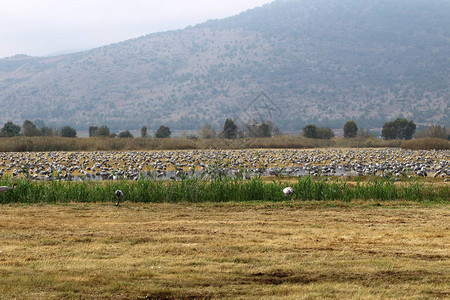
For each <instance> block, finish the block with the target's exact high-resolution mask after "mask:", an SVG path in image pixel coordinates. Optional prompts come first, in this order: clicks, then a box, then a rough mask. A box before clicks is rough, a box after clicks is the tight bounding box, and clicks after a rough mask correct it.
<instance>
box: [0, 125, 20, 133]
mask: <svg viewBox="0 0 450 300" xmlns="http://www.w3.org/2000/svg"><path fill="white" fill-rule="evenodd" d="M0 135H1V136H3V137H12V136H18V135H20V126H19V125H17V124H14V123H13V122H12V121H8V122H6V123H5V125H3V127H2V129H1V131H0Z"/></svg>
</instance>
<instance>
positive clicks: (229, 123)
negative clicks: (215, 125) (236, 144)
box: [222, 119, 238, 139]
mask: <svg viewBox="0 0 450 300" xmlns="http://www.w3.org/2000/svg"><path fill="white" fill-rule="evenodd" d="M222 136H223V137H224V138H226V139H236V138H237V136H238V127H237V126H236V124H234V122H233V120H231V119H227V120H226V121H225V124H224V125H223V131H222Z"/></svg>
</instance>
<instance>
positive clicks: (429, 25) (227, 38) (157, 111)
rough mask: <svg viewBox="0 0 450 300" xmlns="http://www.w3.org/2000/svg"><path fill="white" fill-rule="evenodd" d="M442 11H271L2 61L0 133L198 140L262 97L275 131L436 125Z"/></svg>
mask: <svg viewBox="0 0 450 300" xmlns="http://www.w3.org/2000/svg"><path fill="white" fill-rule="evenodd" d="M425 3H426V6H424V4H425ZM449 6H450V5H449V3H448V2H446V1H442V0H435V1H431V2H430V1H426V2H425V1H424V0H414V1H408V3H407V5H406V2H405V1H402V0H397V1H386V0H377V1H371V2H370V3H367V1H354V2H351V3H348V2H342V1H337V0H321V1H311V0H297V1H295V0H293V1H281V0H280V1H276V2H274V3H273V4H271V5H267V6H264V7H263V8H258V9H254V10H250V11H247V12H244V13H242V14H240V15H238V16H235V17H231V18H227V19H224V20H217V21H209V22H206V23H204V24H201V25H198V26H195V27H190V28H186V29H184V30H179V31H172V32H165V33H158V34H151V35H148V36H144V37H141V38H137V39H134V40H129V41H125V42H122V43H118V44H114V45H110V46H105V47H102V48H98V49H93V50H91V51H86V52H81V53H76V54H69V55H63V56H57V57H50V58H31V57H24V56H19V57H12V58H8V59H2V60H0V104H2V106H4V107H5V108H6V109H5V110H4V111H3V112H2V115H1V117H0V121H3V122H6V121H7V120H9V119H12V120H15V121H17V122H20V123H21V122H22V121H23V120H24V119H25V118H28V119H31V120H34V119H43V120H44V121H46V122H47V123H49V124H51V123H52V122H53V123H69V124H71V125H73V126H77V127H83V128H85V127H87V126H86V125H90V124H92V125H99V124H108V125H109V126H111V127H118V128H120V129H124V128H128V129H131V128H138V127H140V126H141V125H144V124H146V125H147V126H152V127H158V126H159V125H160V124H161V123H166V124H168V125H170V126H172V128H180V129H182V128H198V127H199V126H200V124H201V123H206V122H208V123H215V122H217V123H218V124H220V125H222V123H223V120H224V119H225V118H226V117H230V116H234V115H235V114H237V113H239V112H240V111H242V109H243V107H245V104H246V103H249V102H250V101H251V100H253V99H254V97H256V95H258V94H259V92H260V91H262V90H263V91H266V92H267V94H268V95H270V97H271V98H273V99H274V100H275V101H276V102H277V103H278V104H279V105H280V106H281V107H282V110H283V117H282V118H279V119H277V120H276V121H277V123H278V125H279V126H281V127H284V128H291V127H295V126H297V128H298V126H299V125H301V124H304V123H305V122H312V121H314V122H322V123H323V124H325V125H330V124H333V120H339V119H341V118H343V119H347V118H356V119H358V117H361V120H360V122H362V124H360V125H362V126H367V125H370V124H372V125H374V123H376V125H378V126H380V125H382V124H383V121H384V120H385V119H390V118H394V117H397V116H398V115H399V114H403V115H404V116H406V117H408V118H413V119H414V120H415V121H416V122H419V123H420V122H434V123H439V122H441V123H442V122H443V123H446V122H447V123H448V119H449V111H448V105H449V102H448V98H449V90H448V83H449V73H448V69H449V68H450V60H449V58H448V57H449V56H450V55H449V53H450V45H449V42H448V39H449V32H448V28H450V23H449V22H450V21H448V18H447V16H446V15H445V13H443V11H448V9H450V7H449ZM405 7H407V9H406V8H405ZM326 123H328V124H326ZM364 123H365V124H364ZM335 124H338V126H337V127H342V124H340V123H339V122H337V123H335Z"/></svg>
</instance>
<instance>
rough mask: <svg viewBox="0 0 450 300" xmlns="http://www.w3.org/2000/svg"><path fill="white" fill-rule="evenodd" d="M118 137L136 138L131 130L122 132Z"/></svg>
mask: <svg viewBox="0 0 450 300" xmlns="http://www.w3.org/2000/svg"><path fill="white" fill-rule="evenodd" d="M117 137H119V138H134V136H133V135H132V134H131V132H130V131H129V130H126V131H122V132H120V133H119V134H118V135H117Z"/></svg>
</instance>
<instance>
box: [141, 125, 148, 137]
mask: <svg viewBox="0 0 450 300" xmlns="http://www.w3.org/2000/svg"><path fill="white" fill-rule="evenodd" d="M141 137H142V138H146V137H148V134H147V126H145V125H144V126H142V128H141Z"/></svg>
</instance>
